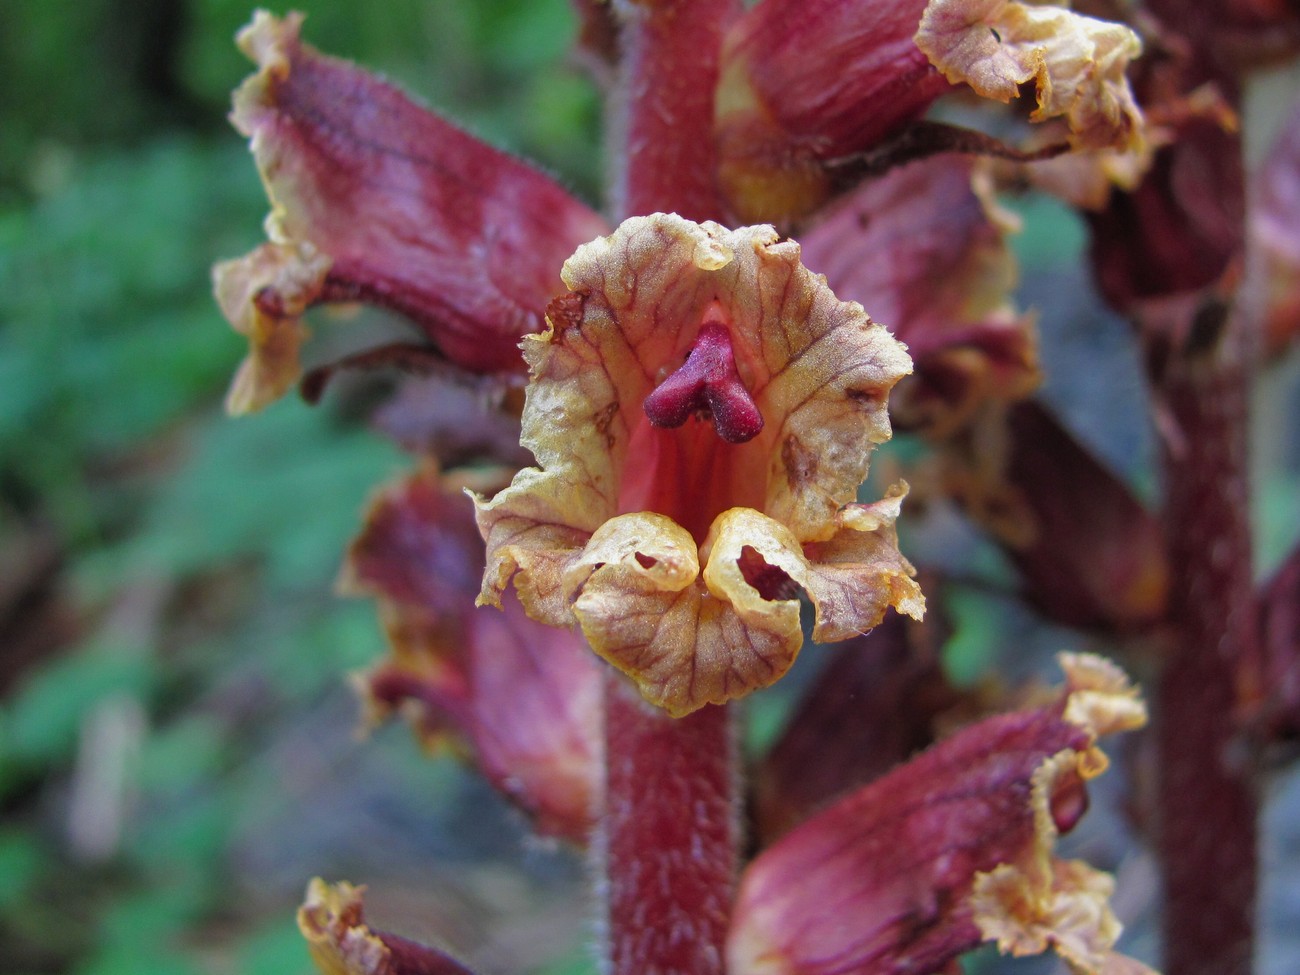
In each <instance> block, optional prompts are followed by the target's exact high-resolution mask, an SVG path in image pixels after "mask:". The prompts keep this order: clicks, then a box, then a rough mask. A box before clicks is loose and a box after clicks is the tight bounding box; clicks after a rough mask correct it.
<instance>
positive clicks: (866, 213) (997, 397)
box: [802, 156, 1040, 436]
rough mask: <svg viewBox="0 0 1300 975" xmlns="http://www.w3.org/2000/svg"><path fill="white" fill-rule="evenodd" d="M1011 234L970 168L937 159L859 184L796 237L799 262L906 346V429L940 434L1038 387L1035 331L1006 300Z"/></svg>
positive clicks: (897, 413)
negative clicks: (909, 369)
mask: <svg viewBox="0 0 1300 975" xmlns="http://www.w3.org/2000/svg"><path fill="white" fill-rule="evenodd" d="M1016 228H1017V224H1016V222H1015V218H1014V217H1013V216H1012V215H1010V214H1008V213H1007V212H1006V211H1004V210H1001V209H1000V208H998V207H997V205H996V203H995V202H994V200H993V198H992V193H991V192H990V191H989V190H988V188H987V187H986V186H985V185H984V183H983V182H982V181H980V179H979V178H978V176H977V170H976V169H975V166H974V163H973V162H972V161H971V160H970V159H969V158H964V157H959V156H939V157H936V158H933V159H926V160H923V161H920V162H915V163H912V164H910V165H907V166H904V167H900V168H898V169H894V170H891V171H890V172H889V173H887V174H885V175H884V176H881V177H879V178H877V179H873V180H870V181H868V182H866V183H864V184H863V185H862V186H861V187H860V188H858V189H857V190H855V191H854V192H853V193H852V194H850V195H849V196H846V197H845V198H844V199H843V200H842V201H840V202H839V203H837V204H836V206H835V207H833V208H832V210H831V212H830V213H829V214H828V215H827V216H826V217H825V218H824V219H822V220H820V221H819V222H817V223H815V224H813V225H812V226H811V227H809V228H808V230H807V231H806V232H805V233H804V234H803V235H802V243H803V255H804V257H803V259H804V262H805V263H806V264H807V265H808V266H809V267H811V268H813V269H815V270H817V271H820V272H821V273H823V274H825V275H826V281H827V284H829V285H830V286H831V288H832V289H833V290H834V291H835V293H836V294H838V295H840V296H841V297H842V298H849V299H853V300H855V301H860V302H862V304H863V305H865V306H866V307H868V308H870V309H871V311H872V314H873V315H874V316H876V317H877V318H879V319H880V321H882V322H884V323H885V324H886V325H887V326H888V327H889V329H890V331H891V332H892V333H893V334H894V335H896V336H897V337H898V338H899V339H900V340H901V341H903V342H905V343H907V347H908V352H909V354H910V355H911V356H912V359H913V361H914V362H915V365H916V373H915V375H913V376H911V377H909V378H907V379H905V380H903V381H902V383H900V385H899V387H898V390H897V392H896V394H895V397H894V403H893V408H892V410H891V413H892V415H893V417H894V420H895V421H896V422H897V423H899V424H901V425H902V426H904V427H906V428H909V429H916V428H921V429H923V430H926V431H927V432H930V433H932V434H933V435H935V436H942V435H946V434H947V433H949V432H951V431H952V430H953V429H954V428H956V427H958V426H960V425H961V424H962V423H964V422H965V421H966V420H968V419H969V418H970V417H971V415H972V414H973V413H974V412H975V411H976V410H977V409H978V408H979V407H980V406H982V405H983V404H985V403H988V402H990V401H993V402H1007V401H1011V400H1015V399H1019V398H1022V397H1024V396H1026V395H1027V394H1028V393H1029V392H1030V391H1031V390H1032V389H1034V387H1036V386H1037V385H1038V382H1039V379H1040V374H1039V368H1038V348H1037V337H1036V334H1035V330H1034V327H1033V323H1032V320H1031V318H1030V316H1028V315H1025V314H1021V313H1019V312H1017V311H1016V309H1015V307H1014V306H1013V304H1012V301H1011V295H1012V292H1013V291H1014V289H1015V285H1016V276H1017V272H1016V264H1015V259H1014V257H1013V256H1012V253H1011V248H1010V247H1009V246H1008V244H1007V235H1008V234H1009V233H1010V232H1011V231H1013V230H1014V229H1016Z"/></svg>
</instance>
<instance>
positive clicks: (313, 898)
mask: <svg viewBox="0 0 1300 975" xmlns="http://www.w3.org/2000/svg"><path fill="white" fill-rule="evenodd" d="M364 891H365V888H364V887H354V886H352V884H349V883H347V882H346V881H344V882H342V883H337V884H327V883H325V881H323V880H321V879H320V878H319V877H317V878H315V879H314V880H312V882H311V883H310V884H308V886H307V898H306V900H305V901H303V905H302V907H300V908H299V909H298V929H299V930H300V931H301V932H302V935H303V937H304V938H306V939H307V947H308V950H310V952H311V957H312V961H314V962H315V963H316V967H317V969H319V970H320V972H321V973H322V975H473V973H472V972H470V970H469V969H468V968H466V967H465V966H464V965H462V964H461V963H460V962H458V961H456V960H455V959H454V958H452V957H451V956H450V955H448V954H447V953H446V952H443V951H440V950H439V949H437V948H431V947H429V946H428V945H422V944H419V943H417V942H415V941H411V940H409V939H407V938H403V937H399V936H398V935H395V934H388V933H387V932H384V931H375V930H373V929H371V928H370V927H369V926H368V925H367V924H366V921H365V910H364V905H363V903H362V897H361V895H362V893H363V892H364Z"/></svg>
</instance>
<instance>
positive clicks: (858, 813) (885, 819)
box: [727, 654, 1150, 975]
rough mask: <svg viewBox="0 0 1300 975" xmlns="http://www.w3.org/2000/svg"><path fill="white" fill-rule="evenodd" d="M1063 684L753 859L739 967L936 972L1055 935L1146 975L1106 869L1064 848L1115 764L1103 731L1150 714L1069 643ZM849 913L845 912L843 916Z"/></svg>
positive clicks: (736, 928) (736, 955)
mask: <svg viewBox="0 0 1300 975" xmlns="http://www.w3.org/2000/svg"><path fill="white" fill-rule="evenodd" d="M1059 660H1060V663H1061V667H1062V669H1063V670H1064V671H1065V674H1066V687H1065V689H1064V692H1063V693H1062V694H1061V695H1060V696H1059V697H1057V699H1056V700H1055V701H1052V702H1051V703H1049V704H1046V705H1043V706H1040V707H1037V708H1032V709H1026V710H1021V711H1016V712H1012V713H1009V714H1002V715H998V716H996V717H992V718H986V719H984V720H982V721H979V722H976V723H975V724H972V725H969V726H967V727H965V728H963V729H962V730H961V731H959V732H957V733H956V734H954V735H953V736H952V737H950V738H948V739H946V740H945V741H943V742H941V743H939V744H937V745H935V746H933V747H932V748H930V749H929V750H927V751H925V752H923V753H922V754H920V755H918V756H916V757H915V758H913V759H911V760H910V761H908V762H906V763H904V764H902V765H899V766H897V767H896V768H895V769H893V770H892V771H891V772H889V773H888V774H886V775H884V776H882V777H881V778H879V779H877V780H876V781H874V782H872V783H871V784H870V785H867V786H865V787H863V788H861V789H858V790H856V791H854V792H852V793H850V794H849V795H847V796H845V797H843V798H841V799H840V800H838V801H837V802H835V803H834V804H833V805H831V806H830V807H829V808H827V809H825V810H824V811H822V812H820V813H818V814H816V815H814V816H812V817H811V818H809V819H807V820H805V821H804V822H803V823H802V824H801V825H800V826H798V827H797V828H795V829H794V830H792V831H791V832H789V833H787V834H786V835H785V836H783V837H782V838H781V839H780V840H778V841H777V842H776V843H775V844H773V845H772V846H771V847H769V848H768V849H767V850H765V851H764V852H763V853H762V854H760V855H759V857H758V858H757V859H756V860H755V861H754V862H753V863H752V864H750V865H749V867H748V868H747V869H746V870H745V872H744V874H743V876H742V878H741V883H740V890H739V893H738V894H737V899H736V908H735V913H734V915H733V919H732V925H731V930H730V933H729V935H728V942H727V955H728V958H727V960H728V966H727V970H728V971H729V972H732V973H733V975H831V973H835V972H850V971H852V972H865V971H880V972H899V971H916V972H922V971H924V972H931V971H940V970H943V969H944V966H945V965H947V964H949V963H950V962H952V960H953V959H954V958H956V956H957V955H959V954H961V953H962V952H965V951H968V950H970V949H971V948H973V947H975V946H976V945H977V944H979V943H980V942H981V941H995V942H997V944H998V947H999V948H1000V949H1001V950H1002V951H1003V952H1005V953H1008V954H1015V955H1024V954H1038V953H1040V952H1043V951H1045V950H1047V949H1048V948H1049V947H1050V948H1053V949H1054V950H1055V951H1056V953H1057V954H1058V955H1060V956H1061V957H1062V958H1063V959H1064V960H1065V961H1066V962H1067V963H1068V964H1069V966H1070V968H1071V970H1072V971H1074V972H1076V973H1087V975H1100V973H1103V972H1105V973H1114V972H1120V971H1124V972H1131V973H1134V975H1136V973H1150V969H1148V968H1146V967H1145V966H1143V965H1141V964H1139V963H1138V962H1136V961H1133V960H1132V959H1129V958H1126V957H1124V956H1122V955H1119V954H1117V953H1116V952H1115V951H1114V944H1115V941H1116V939H1117V938H1118V937H1119V934H1120V924H1119V922H1118V920H1116V918H1115V916H1114V914H1113V913H1112V912H1111V910H1110V906H1109V904H1108V903H1107V900H1108V898H1109V896H1110V892H1111V888H1112V887H1113V881H1112V879H1111V878H1110V877H1109V876H1108V875H1106V874H1103V873H1100V872H1099V871H1097V870H1094V869H1093V868H1091V867H1089V866H1088V865H1087V864H1085V863H1082V862H1081V861H1077V860H1074V861H1065V860H1060V859H1058V858H1057V857H1056V856H1055V855H1054V852H1053V848H1054V846H1055V843H1056V838H1057V836H1058V835H1059V834H1061V833H1065V832H1069V830H1071V829H1072V828H1073V827H1074V826H1075V824H1076V823H1077V822H1078V821H1079V819H1080V818H1081V817H1082V815H1083V813H1084V812H1085V810H1086V809H1087V803H1088V795H1087V788H1086V784H1087V782H1088V780H1090V779H1093V778H1095V777H1097V776H1098V775H1100V774H1101V773H1102V772H1104V771H1105V770H1106V767H1107V759H1106V756H1105V754H1104V753H1103V752H1102V751H1101V749H1100V748H1098V747H1097V744H1096V742H1097V739H1098V738H1099V737H1101V736H1103V735H1107V734H1113V733H1116V732H1121V731H1128V730H1132V729H1135V728H1140V727H1141V726H1142V725H1143V724H1144V723H1145V722H1146V708H1145V705H1144V704H1143V703H1142V701H1141V699H1140V698H1139V697H1138V691H1137V689H1136V688H1135V687H1133V686H1132V685H1131V684H1130V683H1129V680H1128V677H1127V676H1126V675H1125V674H1124V673H1123V672H1122V671H1121V670H1120V669H1119V668H1117V667H1115V666H1114V665H1113V664H1111V663H1109V662H1107V661H1105V660H1103V659H1102V658H1100V657H1095V656H1092V655H1089V654H1062V655H1061V656H1060V658H1059ZM848 919H851V920H848Z"/></svg>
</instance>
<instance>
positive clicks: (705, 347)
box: [644, 315, 763, 443]
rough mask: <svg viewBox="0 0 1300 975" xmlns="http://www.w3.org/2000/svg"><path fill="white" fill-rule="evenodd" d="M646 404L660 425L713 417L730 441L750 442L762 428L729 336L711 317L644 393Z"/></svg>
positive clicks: (716, 426)
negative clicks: (678, 360)
mask: <svg viewBox="0 0 1300 975" xmlns="http://www.w3.org/2000/svg"><path fill="white" fill-rule="evenodd" d="M644 408H645V415H646V416H647V417H649V418H650V422H651V423H653V424H654V425H655V426H657V427H680V426H681V425H682V424H683V423H685V422H686V421H687V420H689V419H690V418H691V417H692V416H696V415H700V416H708V417H711V418H712V419H713V426H714V428H715V429H716V430H717V431H718V436H719V437H721V438H722V439H723V440H725V441H727V443H744V442H745V441H747V440H752V439H753V438H754V437H756V436H757V435H758V432H759V431H760V430H762V429H763V414H761V413H760V412H759V411H758V407H757V406H756V405H755V403H754V399H753V397H751V396H750V395H749V390H748V389H746V388H745V384H744V383H743V382H741V380H740V373H739V372H738V371H737V370H736V356H735V352H734V351H733V350H732V348H731V334H730V333H729V332H728V331H727V328H726V326H725V325H723V324H721V323H719V322H717V321H714V320H712V315H710V316H709V319H707V320H706V321H705V323H704V325H703V326H702V327H701V328H700V334H699V335H697V336H696V338H695V344H694V345H693V346H691V351H690V353H689V354H688V355H687V357H686V361H685V362H684V363H682V365H681V366H680V367H679V368H678V369H677V371H676V372H674V373H673V374H672V375H671V376H669V377H668V378H667V379H665V380H664V381H663V382H661V383H660V384H659V386H658V388H657V389H656V390H655V391H654V392H653V393H651V394H650V395H649V396H647V397H646V400H645V407H644Z"/></svg>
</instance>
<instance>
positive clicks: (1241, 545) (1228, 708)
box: [1157, 308, 1259, 975]
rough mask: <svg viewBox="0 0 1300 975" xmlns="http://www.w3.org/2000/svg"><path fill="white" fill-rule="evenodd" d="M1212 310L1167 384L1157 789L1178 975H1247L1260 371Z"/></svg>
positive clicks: (1239, 334)
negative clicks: (1247, 704)
mask: <svg viewBox="0 0 1300 975" xmlns="http://www.w3.org/2000/svg"><path fill="white" fill-rule="evenodd" d="M1207 314H1208V315H1210V316H1214V315H1219V314H1221V315H1223V316H1224V317H1223V319H1222V330H1223V331H1222V335H1221V337H1219V338H1218V339H1217V341H1214V342H1212V343H1211V347H1210V348H1208V349H1197V350H1195V351H1193V352H1189V353H1183V354H1179V355H1176V356H1173V357H1171V360H1170V362H1169V364H1168V369H1167V371H1166V372H1165V374H1164V375H1163V376H1162V377H1161V379H1160V381H1159V384H1158V392H1159V394H1160V397H1161V399H1162V401H1163V403H1164V406H1165V408H1166V409H1167V410H1168V415H1169V418H1170V419H1171V420H1172V421H1173V428H1174V429H1175V430H1177V431H1179V432H1180V434H1181V437H1180V439H1179V442H1176V443H1173V444H1168V445H1167V446H1166V450H1165V457H1164V469H1165V477H1166V483H1167V498H1166V537H1167V543H1166V544H1167V547H1168V553H1169V565H1170V567H1171V583H1172V585H1171V605H1170V620H1171V624H1172V627H1171V633H1170V643H1169V646H1168V651H1167V657H1166V659H1165V664H1164V667H1163V670H1162V674H1161V677H1160V689H1159V691H1160V693H1159V700H1160V716H1159V721H1158V729H1157V747H1158V749H1159V769H1160V772H1159V776H1160V778H1159V784H1158V793H1157V794H1158V802H1159V808H1160V830H1159V840H1158V842H1159V850H1160V859H1161V865H1162V870H1163V873H1164V890H1165V909H1164V936H1165V968H1164V971H1165V973H1166V975H1248V973H1249V972H1250V971H1251V962H1252V954H1253V943H1254V942H1253V938H1254V928H1255V898H1256V885H1257V879H1258V878H1257V873H1258V870H1257V860H1256V843H1257V833H1256V823H1257V817H1258V811H1259V809H1258V791H1257V783H1256V776H1255V770H1254V761H1253V753H1252V749H1251V747H1250V744H1249V742H1248V741H1247V740H1246V739H1245V737H1244V736H1243V735H1242V733H1241V730H1240V727H1239V722H1238V718H1239V708H1238V704H1239V702H1240V700H1241V694H1240V692H1241V690H1242V688H1241V686H1240V682H1241V681H1242V680H1243V678H1244V677H1245V675H1247V674H1249V673H1251V672H1253V665H1254V662H1255V659H1256V655H1257V652H1258V647H1257V640H1258V633H1257V624H1256V612H1255V597H1254V587H1253V583H1252V573H1251V541H1250V518H1249V511H1250V509H1249V493H1248V490H1247V451H1246V445H1247V442H1248V430H1247V419H1248V410H1247V407H1248V399H1249V388H1250V387H1249V381H1248V380H1249V367H1248V357H1247V354H1246V346H1247V342H1246V336H1245V335H1244V328H1243V322H1242V321H1241V318H1240V316H1239V315H1235V314H1231V313H1229V312H1228V311H1227V310H1226V309H1225V310H1222V311H1215V310H1214V309H1213V308H1210V309H1208V310H1207V309H1206V308H1202V309H1201V310H1200V312H1198V315H1207ZM1215 327H1216V326H1211V327H1210V330H1211V331H1213V329H1214V328H1215ZM1197 331H1198V329H1197V328H1194V329H1193V333H1194V334H1195V333H1196V332H1197ZM1200 331H1205V329H1200Z"/></svg>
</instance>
